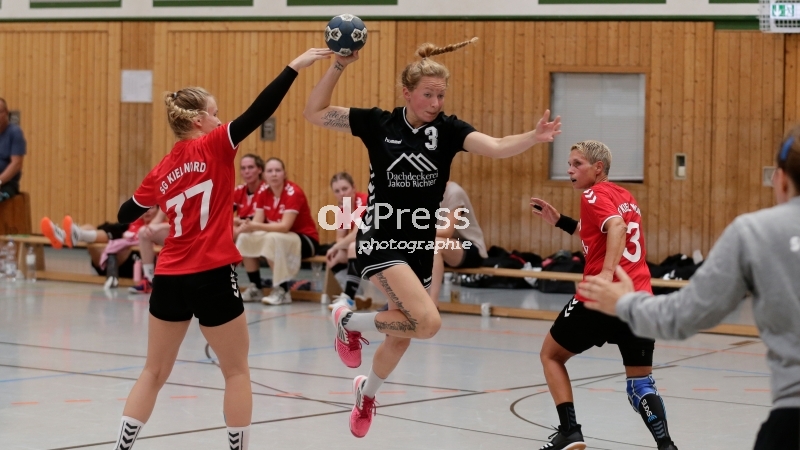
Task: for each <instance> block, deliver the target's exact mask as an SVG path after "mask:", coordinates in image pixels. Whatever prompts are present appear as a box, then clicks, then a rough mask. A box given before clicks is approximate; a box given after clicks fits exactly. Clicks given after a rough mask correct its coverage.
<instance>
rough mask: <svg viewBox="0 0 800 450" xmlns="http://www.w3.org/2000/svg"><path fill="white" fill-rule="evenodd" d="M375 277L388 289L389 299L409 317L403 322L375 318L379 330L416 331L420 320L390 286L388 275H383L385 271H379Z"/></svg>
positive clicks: (384, 288)
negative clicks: (383, 320)
mask: <svg viewBox="0 0 800 450" xmlns="http://www.w3.org/2000/svg"><path fill="white" fill-rule="evenodd" d="M375 277H376V278H377V279H378V282H380V284H381V287H383V290H385V291H386V295H388V296H389V300H391V301H392V302H394V304H395V305H397V309H398V310H399V311H400V312H402V313H403V314H405V316H406V318H408V320H406V321H403V322H382V321H380V320H377V319H375V326H376V327H377V328H378V331H383V330H391V331H400V332H408V331H416V329H417V325H418V324H419V321H418V320H417V319H415V318H413V317H411V312H409V311H408V309H406V307H405V306H404V305H403V302H401V301H400V299H399V298H398V297H397V294H395V293H394V291H393V290H392V288H391V286H389V281H388V280H387V279H386V277H384V276H383V273H382V272H379V273H378V274H377V275H375Z"/></svg>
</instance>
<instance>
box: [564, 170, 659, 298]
mask: <svg viewBox="0 0 800 450" xmlns="http://www.w3.org/2000/svg"><path fill="white" fill-rule="evenodd" d="M614 217H620V218H622V220H624V221H625V223H626V224H627V225H628V233H627V235H626V238H625V250H624V251H623V253H622V258H620V261H619V265H620V266H622V268H623V269H624V270H625V272H627V273H628V275H629V276H630V277H631V279H632V280H633V287H634V289H636V290H637V291H647V292H650V293H652V292H653V290H652V287H651V286H650V269H649V268H648V267H647V261H646V260H645V248H644V234H643V233H642V226H641V225H642V213H641V211H640V210H639V206H638V205H637V203H636V199H635V198H633V195H631V193H630V192H628V191H627V190H625V189H623V188H621V187H619V186H617V185H616V184H614V183H610V182H602V183H598V184H595V185H594V186H592V187H591V188H589V189H587V190H585V191H583V197H581V245H583V254H584V255H586V267H585V268H584V270H583V276H584V278H585V277H586V275H597V274H599V273H600V272H601V271H602V270H603V262H604V261H605V258H606V240H607V236H606V233H605V232H603V231H602V229H603V226H604V225H605V223H606V222H607V221H608V220H609V219H611V218H614ZM614 281H617V277H616V276H614ZM575 298H577V299H578V300H580V301H585V300H586V299H584V298H583V297H581V296H580V295H576V296H575Z"/></svg>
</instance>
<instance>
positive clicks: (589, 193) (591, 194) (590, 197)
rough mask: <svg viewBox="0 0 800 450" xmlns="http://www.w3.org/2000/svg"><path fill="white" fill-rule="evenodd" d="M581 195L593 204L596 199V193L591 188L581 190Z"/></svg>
mask: <svg viewBox="0 0 800 450" xmlns="http://www.w3.org/2000/svg"><path fill="white" fill-rule="evenodd" d="M583 196H584V197H586V198H587V199H588V200H589V203H591V204H594V202H596V201H597V195H595V193H594V191H593V190H591V189H587V190H585V191H583Z"/></svg>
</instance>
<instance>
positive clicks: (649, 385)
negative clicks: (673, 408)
mask: <svg viewBox="0 0 800 450" xmlns="http://www.w3.org/2000/svg"><path fill="white" fill-rule="evenodd" d="M625 385H626V391H627V392H628V401H629V402H630V403H631V406H633V410H634V411H636V413H637V414H638V413H639V405H640V404H641V403H642V398H644V396H645V395H647V394H655V395H657V396H658V397H659V399H660V398H661V396H660V395H658V391H657V390H656V380H654V379H653V376H652V375H648V376H646V377H638V378H627V379H626V380H625Z"/></svg>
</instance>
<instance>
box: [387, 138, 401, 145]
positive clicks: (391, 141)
mask: <svg viewBox="0 0 800 450" xmlns="http://www.w3.org/2000/svg"><path fill="white" fill-rule="evenodd" d="M386 143H387V144H402V143H403V141H402V140H397V141H396V140H394V139H389V138H388V137H387V138H386Z"/></svg>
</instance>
